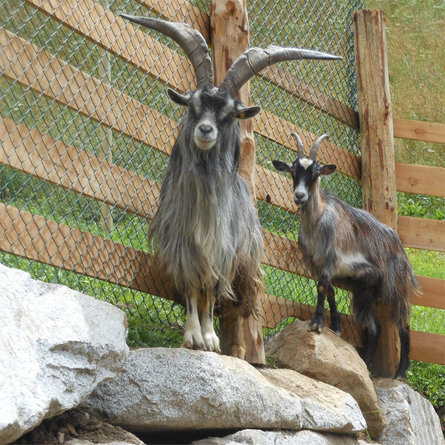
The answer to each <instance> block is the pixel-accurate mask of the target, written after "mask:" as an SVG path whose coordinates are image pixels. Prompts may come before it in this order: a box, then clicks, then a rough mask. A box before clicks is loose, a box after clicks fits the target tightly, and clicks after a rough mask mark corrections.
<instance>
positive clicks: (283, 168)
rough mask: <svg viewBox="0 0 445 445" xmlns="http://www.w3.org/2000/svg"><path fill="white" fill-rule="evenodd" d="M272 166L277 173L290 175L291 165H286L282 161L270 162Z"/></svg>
mask: <svg viewBox="0 0 445 445" xmlns="http://www.w3.org/2000/svg"><path fill="white" fill-rule="evenodd" d="M272 164H273V166H274V167H275V168H276V169H277V170H278V171H279V172H285V173H290V170H291V168H292V166H291V165H289V164H286V163H285V162H283V161H272Z"/></svg>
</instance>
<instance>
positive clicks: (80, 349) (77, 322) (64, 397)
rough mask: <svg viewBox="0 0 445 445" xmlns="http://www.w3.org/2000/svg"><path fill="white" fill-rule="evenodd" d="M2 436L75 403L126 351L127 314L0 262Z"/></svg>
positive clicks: (4, 439) (109, 372)
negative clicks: (41, 280)
mask: <svg viewBox="0 0 445 445" xmlns="http://www.w3.org/2000/svg"><path fill="white" fill-rule="evenodd" d="M0 307H1V308H2V309H1V310H2V315H1V317H0V369H1V372H0V443H1V444H4V443H9V442H11V441H13V440H15V439H17V438H18V437H20V436H21V435H22V434H24V433H25V432H27V431H29V430H31V429H32V428H33V427H35V426H36V425H38V424H39V423H40V422H41V421H42V420H43V419H44V418H48V417H53V416H55V415H57V414H59V413H61V412H63V411H65V410H67V409H70V408H72V407H74V406H76V405H77V404H78V403H79V402H80V401H81V400H83V399H84V398H85V397H86V396H87V395H88V394H89V393H91V392H92V391H93V389H94V388H95V387H96V385H97V384H99V383H100V382H101V381H102V380H104V379H106V378H109V377H112V376H114V375H115V373H116V372H117V371H119V370H120V369H121V367H122V365H123V363H124V361H125V359H126V357H127V355H128V347H127V345H126V343H125V338H126V329H127V327H126V318H125V314H124V313H123V312H122V311H120V310H119V309H117V308H115V307H114V306H112V305H110V304H108V303H104V302H101V301H98V300H95V299H93V298H91V297H88V296H86V295H83V294H81V293H79V292H76V291H73V290H71V289H69V288H67V287H65V286H60V285H53V284H46V283H42V282H40V281H36V280H33V279H31V277H30V275H29V274H28V273H26V272H23V271H20V270H15V269H9V268H7V267H5V266H3V265H0Z"/></svg>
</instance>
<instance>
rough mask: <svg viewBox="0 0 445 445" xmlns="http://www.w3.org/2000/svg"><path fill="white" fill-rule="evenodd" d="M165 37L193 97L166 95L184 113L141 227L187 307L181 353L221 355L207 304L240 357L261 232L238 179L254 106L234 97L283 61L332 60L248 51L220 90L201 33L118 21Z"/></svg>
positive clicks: (252, 304) (254, 309)
mask: <svg viewBox="0 0 445 445" xmlns="http://www.w3.org/2000/svg"><path fill="white" fill-rule="evenodd" d="M122 17H124V18H126V19H128V20H131V21H133V22H135V23H138V24H141V25H144V26H147V27H149V28H152V29H155V30H157V31H160V32H161V33H163V34H165V35H167V36H169V37H171V38H172V39H173V40H174V41H176V43H178V44H179V46H181V48H182V49H183V50H184V52H185V53H186V55H187V57H188V58H189V59H190V61H191V63H192V65H193V67H194V70H195V75H196V79H197V89H196V90H195V91H191V92H186V93H185V94H180V93H178V92H176V91H173V90H170V89H169V90H168V95H169V97H170V99H171V100H173V101H174V102H175V103H177V104H178V105H181V106H184V107H187V111H186V113H185V114H184V116H183V119H182V126H181V129H180V132H179V136H178V137H177V140H176V142H175V144H174V146H173V150H172V153H171V157H170V160H169V164H168V167H167V172H166V174H165V177H164V180H163V184H162V187H161V192H160V200H159V207H158V209H157V212H156V214H155V216H154V217H153V220H152V222H151V224H150V228H149V239H150V240H151V241H152V242H153V246H154V250H155V257H156V261H157V264H158V267H159V269H160V270H163V271H164V272H165V275H166V277H167V278H168V279H169V280H170V281H171V283H172V286H173V289H174V297H175V300H176V301H179V302H181V303H182V304H184V300H185V307H186V316H187V319H186V325H185V332H184V341H183V344H182V346H183V347H186V348H191V349H200V350H208V351H215V352H220V344H219V339H218V337H217V335H216V333H215V331H214V327H213V313H214V307H215V303H217V304H218V305H220V306H221V313H222V319H223V323H225V325H226V326H227V339H226V343H227V344H226V349H227V350H226V351H223V352H226V353H229V354H230V355H233V356H235V357H239V358H244V356H245V344H244V339H243V329H242V320H243V317H247V316H249V315H251V314H252V315H254V316H258V314H259V310H260V308H259V304H260V302H261V297H262V295H263V293H264V284H263V280H262V269H261V259H262V255H263V240H262V231H261V225H260V222H259V220H258V216H257V212H256V208H255V206H254V202H253V199H252V196H251V195H250V192H249V188H248V186H247V184H246V182H245V181H244V180H243V179H242V178H241V176H240V175H239V174H238V164H239V159H240V141H239V126H238V120H239V119H249V118H251V117H253V116H255V115H256V114H257V113H258V112H259V111H260V108H259V107H256V106H250V107H248V106H245V105H243V104H242V103H240V102H239V101H238V100H237V99H236V95H237V93H238V91H239V90H240V88H241V87H242V85H244V84H245V83H246V82H247V81H248V80H249V79H250V78H251V77H252V76H253V75H254V74H256V73H257V72H259V71H261V70H262V69H263V68H265V67H267V66H269V65H272V64H274V63H277V62H280V61H284V60H292V59H317V58H318V59H336V58H339V57H336V56H332V55H329V54H325V53H320V52H317V51H311V50H305V49H299V48H280V47H269V48H267V49H266V50H263V49H259V48H251V49H249V50H247V51H246V52H244V54H243V55H241V56H240V57H239V58H238V59H237V60H236V61H235V62H234V63H233V64H232V66H231V68H230V69H229V70H228V72H227V75H226V76H225V78H224V79H223V81H222V83H221V84H220V86H219V87H215V86H214V72H213V67H212V61H211V59H210V56H209V49H208V47H207V44H206V42H205V40H204V38H203V36H202V35H201V34H200V33H199V32H198V31H196V30H193V29H192V28H190V27H189V26H188V25H186V24H185V23H174V22H166V21H163V20H158V19H153V18H149V17H135V16H128V15H124V14H122Z"/></svg>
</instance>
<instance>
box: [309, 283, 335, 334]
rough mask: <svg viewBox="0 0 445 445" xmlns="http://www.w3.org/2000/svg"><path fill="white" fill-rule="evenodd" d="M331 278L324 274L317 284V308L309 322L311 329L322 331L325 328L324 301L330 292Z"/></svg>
mask: <svg viewBox="0 0 445 445" xmlns="http://www.w3.org/2000/svg"><path fill="white" fill-rule="evenodd" d="M330 285H331V282H330V280H329V279H328V278H327V276H322V277H321V278H320V281H319V282H318V285H317V297H318V298H317V308H316V309H315V315H314V317H313V318H312V321H311V322H310V323H309V330H310V331H317V332H321V330H322V329H323V328H324V302H325V299H326V295H327V294H328V292H329V286H330Z"/></svg>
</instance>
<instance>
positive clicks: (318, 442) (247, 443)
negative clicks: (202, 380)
mask: <svg viewBox="0 0 445 445" xmlns="http://www.w3.org/2000/svg"><path fill="white" fill-rule="evenodd" d="M192 445H367V442H365V441H364V440H360V439H357V438H356V437H351V436H345V435H343V434H342V435H340V434H329V433H318V432H315V431H308V430H303V431H297V432H290V431H261V430H241V431H238V432H237V433H235V434H231V435H229V436H226V437H209V438H208V439H204V440H198V441H195V442H192ZM375 445H378V444H375Z"/></svg>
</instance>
